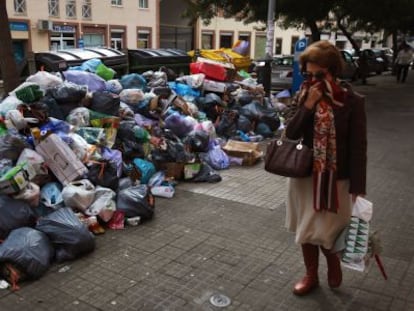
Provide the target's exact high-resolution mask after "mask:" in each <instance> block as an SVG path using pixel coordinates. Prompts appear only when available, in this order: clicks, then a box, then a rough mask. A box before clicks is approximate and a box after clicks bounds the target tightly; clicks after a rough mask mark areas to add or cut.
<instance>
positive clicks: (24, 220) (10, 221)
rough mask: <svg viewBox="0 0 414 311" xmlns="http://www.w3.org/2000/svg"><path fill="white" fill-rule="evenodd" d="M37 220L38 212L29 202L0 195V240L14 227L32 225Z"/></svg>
mask: <svg viewBox="0 0 414 311" xmlns="http://www.w3.org/2000/svg"><path fill="white" fill-rule="evenodd" d="M35 222H36V214H35V213H34V211H33V209H32V208H31V207H30V206H29V204H28V203H27V202H25V201H22V200H17V199H13V198H11V197H9V196H7V195H0V240H3V239H5V238H6V237H7V235H8V234H9V233H10V231H12V230H13V229H17V228H20V227H25V226H26V227H31V226H33V225H34V224H35Z"/></svg>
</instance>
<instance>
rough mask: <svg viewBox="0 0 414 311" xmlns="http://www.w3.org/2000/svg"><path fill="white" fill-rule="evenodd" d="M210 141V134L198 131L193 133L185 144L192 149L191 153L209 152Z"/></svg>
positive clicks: (185, 140) (186, 139)
mask: <svg viewBox="0 0 414 311" xmlns="http://www.w3.org/2000/svg"><path fill="white" fill-rule="evenodd" d="M209 141H210V137H209V135H208V133H207V132H205V131H203V130H198V131H193V132H191V133H190V134H189V135H188V136H187V137H186V138H185V139H184V141H183V142H184V144H186V145H188V146H189V147H190V150H191V152H207V151H208V144H209Z"/></svg>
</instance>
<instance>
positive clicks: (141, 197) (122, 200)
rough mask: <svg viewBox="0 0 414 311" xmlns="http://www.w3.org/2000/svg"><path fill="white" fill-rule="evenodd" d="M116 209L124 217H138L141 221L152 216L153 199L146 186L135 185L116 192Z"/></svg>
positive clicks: (153, 208)
mask: <svg viewBox="0 0 414 311" xmlns="http://www.w3.org/2000/svg"><path fill="white" fill-rule="evenodd" d="M116 209H117V210H120V211H122V212H124V213H125V217H127V218H130V217H136V216H139V217H140V218H141V221H146V220H150V219H152V217H153V216H154V210H155V204H154V197H153V195H152V194H151V192H150V189H149V187H148V186H147V185H137V186H132V187H129V188H126V189H122V190H121V191H119V192H118V196H117V202H116Z"/></svg>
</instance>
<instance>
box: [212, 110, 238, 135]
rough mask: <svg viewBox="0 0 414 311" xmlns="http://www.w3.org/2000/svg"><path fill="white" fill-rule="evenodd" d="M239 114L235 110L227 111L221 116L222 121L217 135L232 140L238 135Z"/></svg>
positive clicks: (217, 127) (218, 126) (217, 128)
mask: <svg viewBox="0 0 414 311" xmlns="http://www.w3.org/2000/svg"><path fill="white" fill-rule="evenodd" d="M238 119H239V114H238V112H237V111H235V110H226V111H224V112H223V114H222V115H221V116H220V121H219V123H218V125H217V126H216V133H217V134H218V135H219V136H222V137H225V138H230V137H232V136H234V135H235V134H236V131H237V121H238Z"/></svg>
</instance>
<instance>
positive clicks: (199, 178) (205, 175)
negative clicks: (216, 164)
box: [191, 162, 221, 183]
mask: <svg viewBox="0 0 414 311" xmlns="http://www.w3.org/2000/svg"><path fill="white" fill-rule="evenodd" d="M191 181H194V182H209V183H215V182H219V181H221V176H220V174H219V173H218V172H217V171H215V170H214V169H213V168H212V167H211V166H210V165H209V164H207V163H206V162H202V163H201V168H200V171H199V172H198V174H197V175H196V176H194V178H193V179H191Z"/></svg>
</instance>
